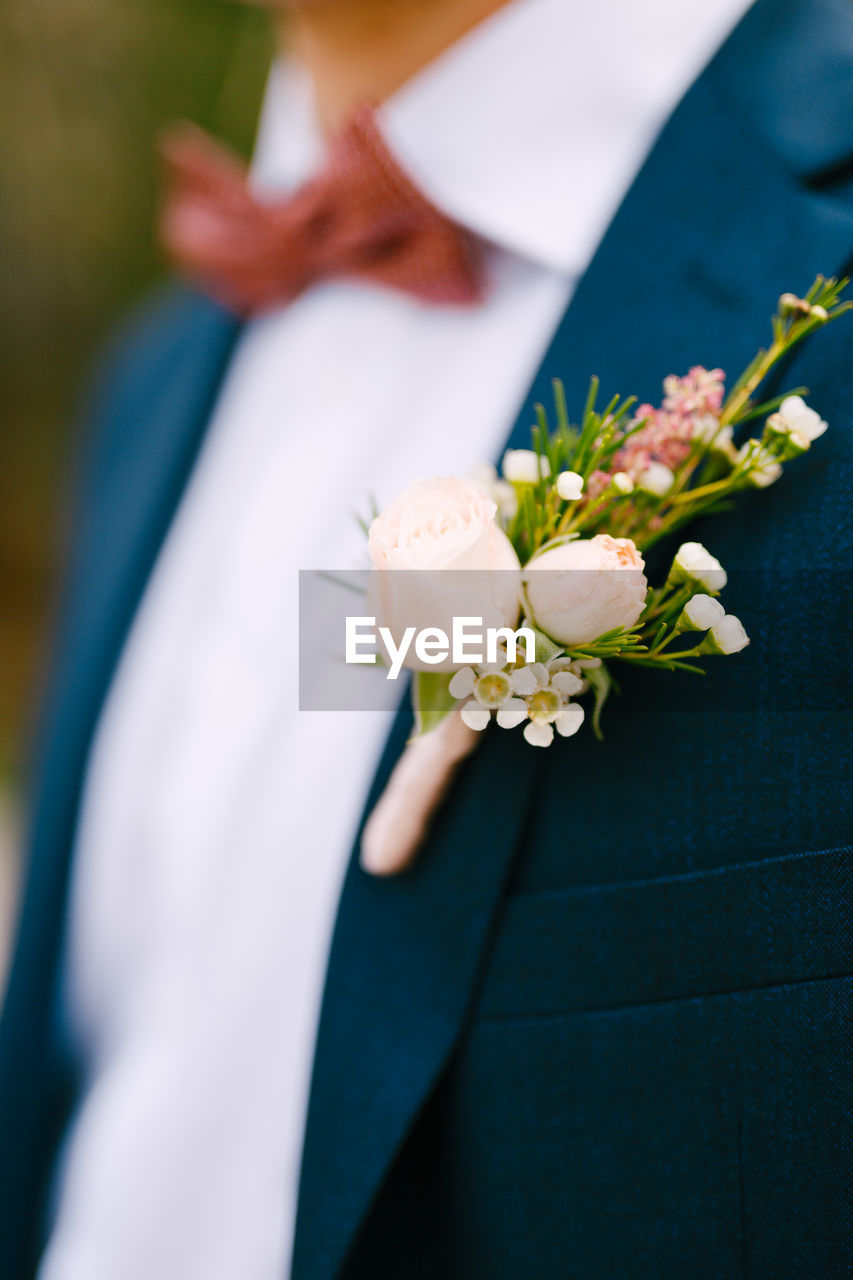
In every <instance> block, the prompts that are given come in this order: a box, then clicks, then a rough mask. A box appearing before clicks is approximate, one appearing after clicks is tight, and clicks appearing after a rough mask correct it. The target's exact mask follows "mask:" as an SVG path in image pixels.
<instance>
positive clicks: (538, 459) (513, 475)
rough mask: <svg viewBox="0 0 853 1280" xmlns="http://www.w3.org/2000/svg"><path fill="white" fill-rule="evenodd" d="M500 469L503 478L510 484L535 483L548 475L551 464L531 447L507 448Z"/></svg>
mask: <svg viewBox="0 0 853 1280" xmlns="http://www.w3.org/2000/svg"><path fill="white" fill-rule="evenodd" d="M502 470H503V474H504V479H505V480H508V481H510V482H511V483H512V484H536V483H537V481H538V480H539V479H540V478H541V479H543V480H544V479H547V478H548V476H550V474H551V464H550V462H549V461H548V459H547V458H545V457H542V456H540V455H539V454H538V453H534V451H533V450H532V449H507V451H506V453H505V454H504V456H503V463H502Z"/></svg>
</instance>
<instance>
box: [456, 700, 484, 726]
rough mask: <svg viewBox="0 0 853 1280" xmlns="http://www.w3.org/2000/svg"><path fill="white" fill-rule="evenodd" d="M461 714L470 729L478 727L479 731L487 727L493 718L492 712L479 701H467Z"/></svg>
mask: <svg viewBox="0 0 853 1280" xmlns="http://www.w3.org/2000/svg"><path fill="white" fill-rule="evenodd" d="M459 714H460V715H461V717H462V721H463V724H467V726H468V728H469V729H476V730H477V732H478V733H481V732H482V731H483V729H485V728H486V726H487V725H488V723H489V721H490V720H491V718H492V715H491V712H490V711H489V710H488V709H487V708H486V707H481V706H480V704H479V702H466V703H465V706H464V707H463V708H462V710H461V711H460V712H459Z"/></svg>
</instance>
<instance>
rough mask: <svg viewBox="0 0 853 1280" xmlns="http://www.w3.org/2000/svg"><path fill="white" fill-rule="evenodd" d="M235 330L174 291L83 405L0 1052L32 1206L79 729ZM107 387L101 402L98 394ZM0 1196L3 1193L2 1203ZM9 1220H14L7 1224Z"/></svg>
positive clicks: (181, 481)
mask: <svg viewBox="0 0 853 1280" xmlns="http://www.w3.org/2000/svg"><path fill="white" fill-rule="evenodd" d="M236 332H237V326H236V324H235V322H234V321H233V319H232V318H231V317H230V316H229V315H228V314H227V313H225V312H224V311H222V310H221V309H220V308H218V307H216V306H215V305H214V304H212V303H210V302H208V301H206V300H205V299H203V298H201V297H200V296H198V295H195V294H190V293H184V292H182V291H181V292H178V291H176V292H175V293H174V294H173V295H171V297H170V298H169V299H168V301H167V303H166V305H165V306H162V305H160V306H158V307H156V308H155V309H154V310H153V311H152V313H151V314H150V315H149V316H148V317H147V318H146V319H145V320H144V321H142V322H140V325H139V326H137V329H136V330H135V331H134V332H133V333H132V334H131V335H130V341H129V342H127V343H126V344H124V347H123V349H122V350H121V351H120V352H119V353H118V356H117V358H116V360H115V361H114V367H113V369H112V376H110V374H108V375H107V378H106V383H107V390H106V393H105V398H104V399H105V402H104V405H103V407H102V408H101V409H100V411H99V409H98V406H97V405H96V406H95V419H96V427H97V432H96V434H97V436H98V440H97V447H96V448H95V449H94V451H93V462H92V466H93V468H94V471H93V472H92V474H90V475H88V477H86V482H85V484H84V499H85V501H84V512H83V517H82V518H83V521H84V522H83V525H82V527H81V528H80V529H79V533H78V538H77V547H76V551H75V554H74V555H73V558H72V563H71V572H70V588H69V590H68V592H67V599H68V603H67V607H66V608H65V611H64V612H65V616H64V619H63V621H62V625H61V628H60V632H61V641H62V642H61V645H60V658H59V662H58V665H57V669H56V670H55V672H54V673H53V677H52V680H51V688H50V691H49V696H48V698H47V714H46V716H45V723H44V726H43V729H42V733H41V750H40V753H39V754H40V756H41V760H40V769H39V777H40V779H41V786H40V793H39V794H37V795H36V796H35V797H34V803H33V806H32V808H33V812H34V813H35V821H34V829H33V831H32V833H31V839H30V861H29V866H28V875H27V886H26V889H25V893H24V899H23V905H22V913H21V919H20V922H19V930H18V945H17V947H16V950H15V959H14V965H13V969H12V972H11V974H10V980H9V986H8V990H7V999H6V1004H5V1007H4V1017H3V1021H2V1031H3V1037H4V1040H3V1044H2V1047H0V1071H2V1077H0V1129H2V1131H3V1133H4V1141H5V1140H6V1139H8V1140H9V1141H10V1142H11V1143H13V1144H15V1143H17V1146H18V1149H19V1151H20V1160H19V1162H18V1163H14V1162H13V1161H11V1160H9V1161H7V1162H6V1164H5V1165H4V1168H9V1169H12V1170H13V1171H14V1174H15V1186H14V1188H9V1194H10V1195H11V1196H12V1197H13V1199H17V1198H20V1200H21V1202H22V1205H26V1204H27V1200H28V1197H29V1200H30V1202H32V1200H33V1199H34V1197H33V1195H32V1191H31V1186H30V1181H29V1179H30V1176H32V1177H33V1178H37V1177H38V1176H39V1171H38V1169H37V1168H36V1167H35V1165H36V1162H37V1161H38V1159H39V1158H40V1157H41V1156H42V1154H43V1153H42V1152H41V1150H40V1148H39V1142H38V1141H37V1137H38V1133H37V1131H38V1127H39V1125H43V1124H44V1119H45V1112H46V1111H47V1110H48V1106H47V1103H46V1100H45V1097H44V1092H45V1088H49V1087H51V1086H50V1084H49V1082H48V1081H47V1078H46V1071H47V1067H48V1060H49V1058H50V1054H48V1053H47V1052H46V1050H45V1037H46V1036H47V1035H48V1033H49V1030H48V1018H49V1016H50V1011H51V1002H52V993H53V991H54V986H55V982H56V977H57V973H58V958H59V949H60V945H61V932H62V920H63V914H64V906H65V897H66V886H67V877H68V864H69V854H70V848H71V842H72V838H73V832H74V826H75V821H76V811H77V805H78V801H79V796H80V788H81V782H82V778H83V771H84V768H85V762H86V757H87V753H88V749H89V743H90V740H91V735H92V731H93V728H94V725H95V722H96V719H97V716H98V713H99V710H100V707H101V704H102V702H103V699H104V696H105V693H106V690H107V686H108V684H109V681H110V678H111V675H112V672H113V670H114V668H115V665H116V661H117V659H118V655H119V653H120V650H121V647H122V644H123V641H124V638H125V636H126V634H127V631H128V628H129V626H130V623H131V620H132V617H133V614H134V611H135V609H136V607H137V604H138V602H139V599H140V597H141V594H142V591H143V589H144V586H145V583H146V580H147V578H148V575H149V573H150V571H151V568H152V566H153V564H154V560H155V558H156V555H157V552H158V550H159V548H160V545H161V543H162V541H163V539H164V537H165V534H166V531H167V529H168V526H169V523H170V521H171V518H172V515H173V513H174V510H175V508H176V506H177V503H178V501H179V498H180V495H181V493H182V491H183V488H184V485H185V483H186V479H187V476H188V475H189V472H190V469H191V467H192V464H193V461H194V459H195V456H196V453H197V450H198V447H199V444H200V442H201V439H202V437H203V433H204V429H205V426H206V424H207V420H208V417H209V413H210V409H211V406H212V403H213V399H214V396H215V394H216V391H217V389H218V386H219V382H220V379H221V376H222V372H223V370H224V368H225V365H226V362H227V359H228V355H229V353H230V350H231V347H232V344H233V342H234V338H235V335H236ZM111 384H114V385H116V386H117V387H120V388H121V391H120V392H119V394H117V395H116V396H112V395H111V392H110V385H111ZM4 1199H5V1196H4ZM9 1217H10V1220H11V1219H12V1218H13V1217H14V1215H13V1214H10V1215H9Z"/></svg>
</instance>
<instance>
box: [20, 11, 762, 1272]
mask: <svg viewBox="0 0 853 1280" xmlns="http://www.w3.org/2000/svg"><path fill="white" fill-rule="evenodd" d="M746 7H747V4H746V0H690V2H689V3H685V0H595V3H590V2H589V0H584V2H582V0H515V3H512V4H510V5H508V6H507V7H506V8H504V9H502V10H500V11H499V12H498V13H497V14H496V15H495V16H493V17H492V18H490V19H489V20H487V21H486V22H484V23H482V24H481V25H480V26H479V27H477V28H476V29H475V30H474V31H473V32H472V33H470V34H469V35H468V36H467V37H466V38H465V39H463V40H462V41H460V42H459V43H458V44H457V45H456V46H454V47H453V48H452V49H451V50H450V51H449V52H448V53H446V54H445V55H444V56H442V57H441V58H440V59H438V60H437V61H436V62H435V63H433V64H432V65H431V66H430V67H428V68H427V69H426V70H425V71H423V72H422V73H421V74H420V75H419V76H417V77H416V78H415V79H414V80H413V81H411V82H410V83H409V84H408V85H407V86H406V87H405V88H403V89H402V90H401V91H400V92H398V93H397V94H396V95H395V96H394V97H393V98H392V99H391V100H390V101H389V102H388V103H387V104H386V105H385V106H384V107H383V108H382V111H381V115H380V122H381V127H382V128H383V131H384V133H385V135H386V137H387V139H388V142H389V144H390V145H391V147H392V149H393V150H394V151H395V153H396V154H397V156H398V157H399V159H400V161H401V162H402V163H403V165H404V166H405V167H406V168H407V169H408V170H409V171H410V173H411V174H412V175H413V177H414V178H415V180H416V181H417V182H418V183H419V184H420V186H421V187H422V188H423V190H424V191H425V192H426V193H427V194H428V195H429V196H430V197H431V198H432V199H433V201H434V202H435V203H436V204H437V205H439V206H440V207H441V208H443V209H444V210H445V211H446V212H447V213H449V214H450V215H451V216H453V217H454V218H456V219H457V220H459V221H461V222H463V223H464V224H465V225H467V226H468V227H470V228H471V229H472V230H473V231H475V232H476V233H478V234H479V235H480V236H482V237H483V238H484V239H485V240H486V241H487V242H488V244H489V250H488V270H489V279H490V287H489V293H488V298H487V300H486V302H485V303H484V304H483V305H481V306H479V307H477V308H474V309H458V308H449V307H436V306H430V305H425V304H423V303H420V302H418V301H416V300H413V299H411V298H409V297H407V296H405V295H402V294H398V293H394V292H391V291H388V290H383V289H381V288H379V287H374V286H372V285H368V284H364V283H350V282H344V281H338V282H332V283H325V284H321V285H318V286H316V287H314V288H312V289H311V290H309V291H308V292H307V293H305V294H304V295H303V296H302V297H300V298H299V299H298V300H297V301H296V302H294V303H293V304H292V305H291V306H289V307H286V308H281V309H278V310H276V311H274V312H272V313H271V314H268V315H266V316H264V317H263V318H260V319H256V320H254V321H253V322H252V323H250V324H249V325H248V326H247V328H246V330H245V332H244V334H243V336H242V338H241V340H240V342H239V345H238V348H237V351H236V353H235V355H234V357H233V360H232V363H231V366H230V368H229V370H228V373H227V377H226V379H225V382H224V385H223V389H222V392H221V395H220V398H219V401H218V404H217V406H216V409H215V412H214V414H213V417H212V421H211V423H210V426H209V429H208V432H207V435H206V438H205V442H204V445H203V448H202V451H201V454H200V457H199V460H198V462H197V465H196V467H195V470H194V472H193V475H192V477H191V480H190V482H189V485H188V487H187V491H186V493H185V495H184V497H183V500H182V502H181V504H180V507H179V510H178V513H177V516H176V518H175V521H174V524H173V526H172V529H171V531H170V533H169V535H168V538H167V540H166V543H165V545H164V547H163V549H162V551H161V554H160V556H159V559H158V562H157V564H156V567H155V570H154V573H153V575H152V578H151V581H150V583H149V585H148V587H147V590H146V592H145V595H144V598H143V601H142V603H141V606H140V609H139V612H138V615H137V617H136V620H135V622H134V625H133V628H132V632H131V635H130V638H129V641H128V643H127V645H126V648H125V651H124V654H123V656H122V660H121V662H120V665H119V669H118V673H117V676H116V678H115V680H114V683H113V685H112V688H111V690H110V693H109V697H108V699H107V702H106V705H105V708H104V710H103V713H102V716H101V719H100V724H99V727H98V731H97V734H96V737H95V741H94V744H93V748H92V753H91V758H90V761H89V766H88V774H87V779H86V785H85V791H84V798H83V807H82V814H81V818H80V823H79V828H78V833H77V840H76V855H75V863H74V872H73V883H72V899H71V909H70V917H69V939H68V961H67V971H66V972H67V1001H68V1008H69V1013H70V1016H71V1018H72V1023H73V1026H74V1027H75V1029H76V1033H77V1035H78V1036H79V1039H80V1043H81V1045H82V1046H83V1050H84V1053H85V1059H86V1063H87V1072H88V1074H87V1080H86V1085H85V1090H84V1094H83V1097H82V1101H81V1105H80V1107H79V1109H78V1112H77V1114H76V1117H75V1119H74V1121H73V1123H72V1126H71V1128H70V1131H69V1135H68V1139H67V1142H66V1145H65V1149H64V1154H63V1158H62V1161H61V1164H60V1167H59V1171H58V1178H57V1205H56V1217H55V1222H54V1227H53V1231H52V1236H51V1239H50V1241H49V1244H48V1248H47V1251H46V1254H45V1257H44V1259H43V1262H42V1267H41V1272H40V1276H41V1280H154V1277H156V1280H202V1278H203V1280H281V1277H283V1276H284V1275H286V1274H287V1268H288V1265H289V1257H290V1251H291V1242H292V1234H293V1225H294V1217H295V1209H296V1196H297V1184H298V1174H299V1165H300V1150H301V1142H302V1134H303V1125H304V1117H305V1109H306V1100H307V1094H308V1088H309V1081H310V1071H311V1060H312V1052H313V1044H314V1037H315V1031H316V1023H317V1016H318V1011H319V1005H320V999H321V994H322V987H323V977H324V970H325V964H326V957H327V951H328V945H329V940H330V936H331V931H332V927H333V923H334V917H335V909H336V904H337V899H338V895H339V891H340V884H341V879H342V876H343V873H344V869H345V865H346V861H347V857H348V854H349V851H350V847H351V841H352V836H353V831H354V827H355V824H356V822H357V818H358V814H359V811H360V808H361V805H362V802H363V798H364V795H365V791H366V788H367V786H368V783H369V779H370V776H371V773H372V771H373V768H374V765H375V762H376V759H377V756H378V754H379V751H380V748H381V744H382V741H383V738H384V736H385V734H386V732H387V728H388V717H387V716H386V715H385V714H383V713H379V712H363V713H355V712H348V713H341V714H339V715H336V714H333V713H322V712H318V713H304V712H303V713H299V711H298V710H297V671H296V662H297V657H296V638H295V637H296V626H295V623H296V579H297V571H298V570H299V569H300V568H328V569H340V568H348V567H354V566H355V565H357V564H359V563H361V562H362V560H363V538H362V535H361V533H360V531H359V529H358V527H357V525H356V523H355V520H354V518H353V513H354V512H356V511H359V510H361V511H364V510H365V507H366V495H367V494H368V493H374V494H376V495H377V497H378V498H379V500H380V502H382V503H384V502H387V501H388V500H390V499H391V498H392V497H394V496H395V494H396V493H397V492H398V491H399V490H400V489H401V488H402V487H403V486H405V485H407V484H408V483H410V482H411V481H413V480H415V479H418V478H421V477H424V476H429V475H432V474H436V473H445V474H446V473H451V472H452V473H456V474H460V475H463V474H465V473H466V472H467V471H469V470H470V469H471V468H472V467H473V466H474V465H475V464H476V463H477V462H479V461H481V460H484V459H490V458H492V457H493V456H494V455H495V454H496V453H497V451H498V450H499V448H500V444H501V441H502V439H503V438H504V437H505V435H506V433H507V432H508V430H509V429H510V427H511V425H512V422H513V420H514V417H515V414H516V412H517V409H518V406H519V404H520V403H521V402H522V401H523V399H524V397H525V394H526V391H527V388H528V385H529V383H530V381H531V379H532V377H533V375H534V373H535V371H536V369H537V366H538V364H539V362H540V360H541V358H542V355H543V353H544V351H545V349H546V347H547V345H548V342H549V340H550V338H551V337H552V334H553V332H554V329H555V327H556V325H557V323H558V321H559V319H560V317H561V315H562V313H563V311H564V310H565V308H566V306H567V304H568V302H569V300H570V298H571V295H572V291H573V289H574V286H575V284H576V282H577V280H578V277H579V276H580V274H581V273H582V272H583V271H584V269H585V268H586V266H587V264H588V263H589V260H590V258H591V256H592V254H593V252H594V250H595V248H596V246H597V244H598V242H599V240H600V238H601V236H602V234H603V232H604V230H605V229H606V227H607V224H608V222H609V221H610V219H611V217H612V215H613V214H614V213H615V211H616V208H617V206H618V204H619V202H620V200H621V198H622V196H623V195H624V193H625V192H626V190H627V188H628V187H629V185H630V183H631V181H632V179H633V178H634V176H635V175H636V172H637V170H638V168H639V167H640V165H641V163H642V161H643V159H644V158H645V156H646V154H647V152H648V150H649V148H650V146H651V144H652V142H653V141H654V138H655V136H656V135H657V133H658V132H659V130H660V128H661V126H662V124H663V123H664V121H665V119H666V117H667V116H668V114H669V113H670V112H671V110H672V109H673V107H674V106H675V104H676V102H677V101H678V99H679V98H680V96H681V95H682V94H683V92H684V91H685V90H686V88H687V87H688V85H689V84H690V82H691V81H692V80H693V79H694V77H695V76H696V75H697V74H698V72H699V71H700V70H701V68H702V66H703V64H704V63H705V62H706V61H707V59H708V58H709V56H710V55H711V54H712V53H713V52H714V50H715V49H716V47H717V46H718V45H719V43H720V42H721V40H722V39H723V38H724V36H725V35H726V34H727V32H728V30H729V29H730V28H731V26H732V25H733V24H734V22H735V21H736V20H737V18H739V17H740V16H741V14H742V12H743V11H744V10H745V9H746ZM322 152H323V144H322V140H321V138H320V137H319V135H318V132H317V129H316V126H315V124H314V122H313V117H312V107H311V95H310V91H309V89H308V86H307V84H306V81H305V79H304V77H303V75H302V74H301V73H300V72H299V71H298V70H297V69H296V68H294V67H290V68H288V69H278V70H276V71H275V72H274V73H273V76H272V78H271V82H270V86H269V91H268V95H267V101H266V104H265V108H264V112H263V117H262V124H261V129H260V135H259V143H258V149H257V155H256V162H255V170H254V175H255V176H254V180H255V181H256V182H257V183H258V184H259V186H261V187H263V188H266V189H280V190H286V189H289V188H292V187H294V186H295V185H297V184H298V183H299V182H300V181H302V180H303V179H304V178H305V177H306V176H307V175H309V174H310V173H311V172H312V171H313V170H314V169H315V168H316V166H317V165H318V164H319V163H320V161H321V159H322ZM558 372H559V371H558V370H554V373H555V374H556V373H558Z"/></svg>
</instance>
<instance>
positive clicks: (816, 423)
mask: <svg viewBox="0 0 853 1280" xmlns="http://www.w3.org/2000/svg"><path fill="white" fill-rule="evenodd" d="M767 425H768V426H769V427H770V428H771V430H774V431H780V432H783V433H784V434H785V435H793V436H797V437H798V438H799V439H800V440H805V441H808V443H809V444H811V442H812V440H817V438H818V436H822V435H823V433H824V431H826V429H827V426H828V425H829V424H828V423H826V422H824V420H823V418H822V417H821V416H820V414H819V413H817V412H816V411H815V410H814V409H810V408H809V406H808V405H807V404H806V402H805V400H804V399H803V397H802V396H788V397H787V398H786V399H785V400H783V401H782V403H781V404H780V405H779V408H778V410H777V411H776V413H774V414H772V416H771V417H770V418H768V420H767Z"/></svg>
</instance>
